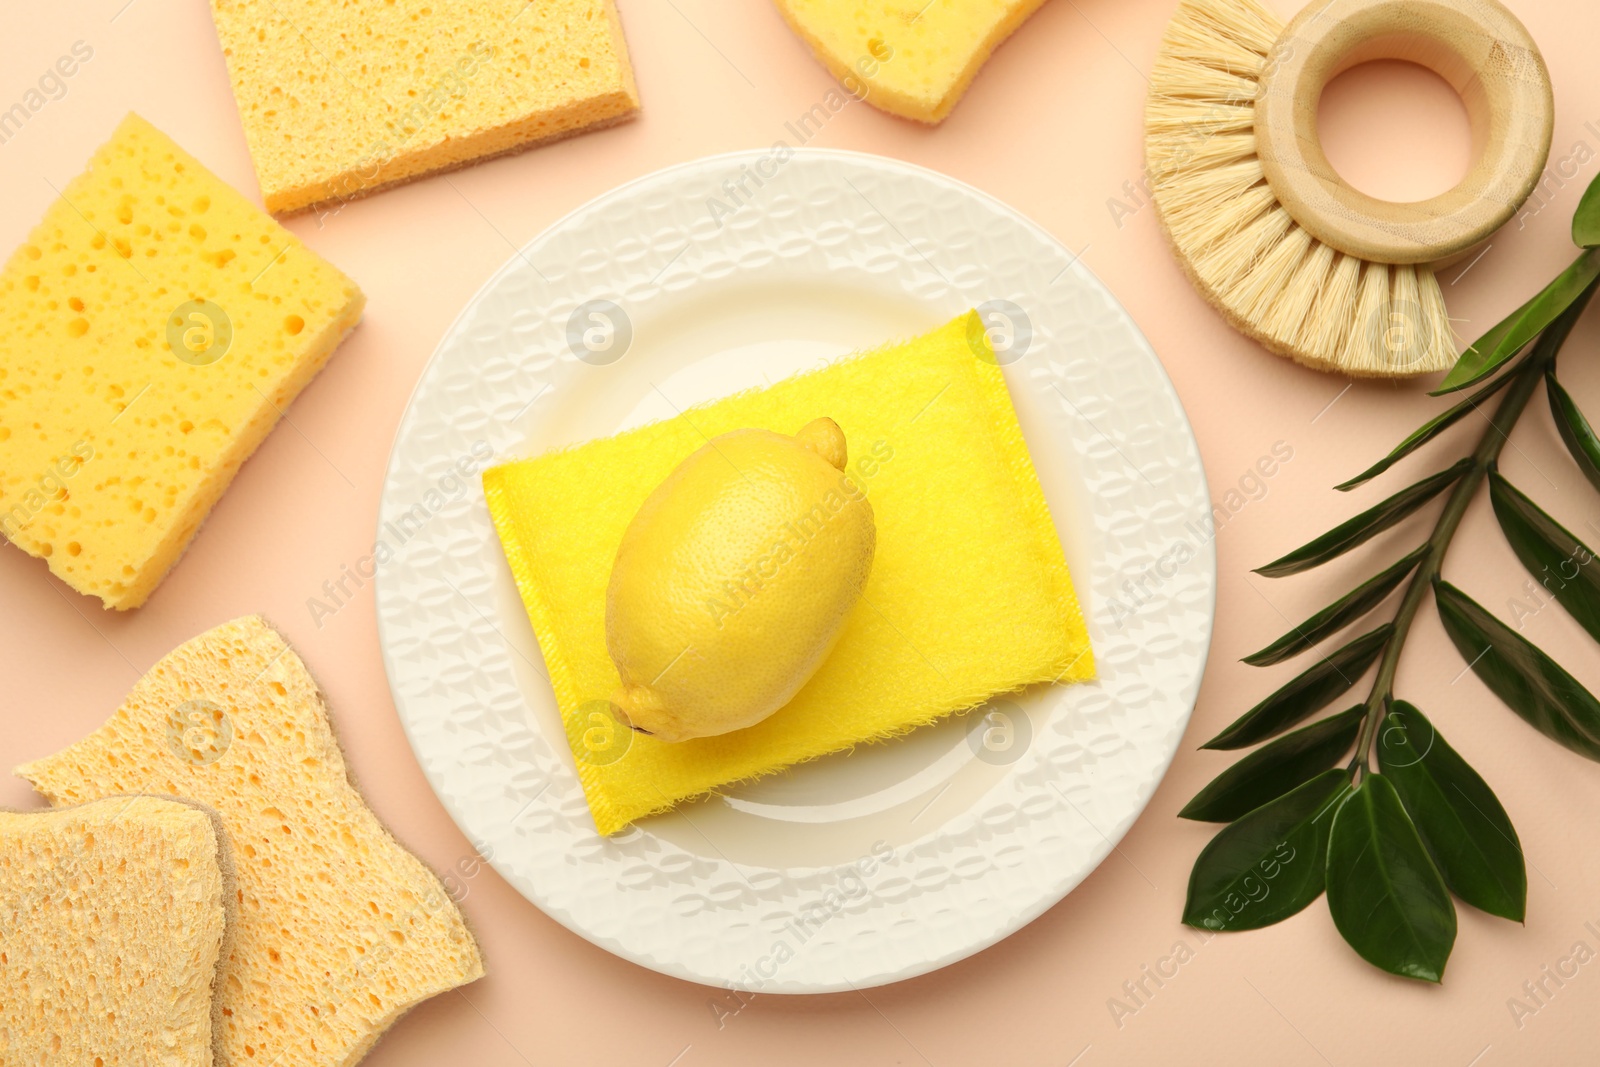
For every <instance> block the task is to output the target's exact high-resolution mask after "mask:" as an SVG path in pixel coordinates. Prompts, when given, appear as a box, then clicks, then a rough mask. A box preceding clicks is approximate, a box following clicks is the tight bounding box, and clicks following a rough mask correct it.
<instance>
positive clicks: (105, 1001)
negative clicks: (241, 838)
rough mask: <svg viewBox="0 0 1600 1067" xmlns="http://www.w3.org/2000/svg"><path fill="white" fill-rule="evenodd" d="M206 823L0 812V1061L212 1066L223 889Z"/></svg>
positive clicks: (219, 857)
mask: <svg viewBox="0 0 1600 1067" xmlns="http://www.w3.org/2000/svg"><path fill="white" fill-rule="evenodd" d="M215 818H216V817H215V815H214V814H212V813H209V812H207V811H205V810H202V809H201V808H199V807H198V806H196V805H193V804H189V803H183V802H179V801H177V800H173V799H170V798H163V797H150V796H126V797H109V798H106V799H103V800H96V801H92V802H91V803H88V804H81V805H79V806H77V807H72V808H63V809H61V810H59V811H46V812H29V813H20V812H0V1063H3V1064H5V1065H6V1067H24V1065H25V1067H51V1065H56V1064H61V1065H69V1064H70V1065H74V1067H78V1065H82V1067H91V1065H93V1067H211V1064H213V1063H217V1062H226V1061H225V1060H221V1061H219V1059H218V1057H217V1056H216V1054H215V1053H216V1049H215V1047H214V1040H215V1038H216V1036H217V1034H218V1031H219V1028H218V1027H217V1026H216V1025H215V1020H216V1005H215V1002H214V997H213V993H214V991H215V988H216V986H217V984H218V978H219V972H218V965H219V963H220V962H221V961H222V959H223V953H224V947H225V943H226V939H227V928H228V913H229V909H230V905H231V903H232V900H231V898H232V896H233V886H232V882H231V879H230V877H229V873H228V864H227V860H226V857H225V851H224V845H223V838H222V833H221V830H220V829H219V828H218V826H217V824H216V822H215Z"/></svg>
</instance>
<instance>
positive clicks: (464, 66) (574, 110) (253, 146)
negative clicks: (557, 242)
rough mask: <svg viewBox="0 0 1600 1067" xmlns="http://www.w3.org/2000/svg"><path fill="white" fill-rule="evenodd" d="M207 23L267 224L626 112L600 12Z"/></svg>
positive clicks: (318, 5) (243, 2)
mask: <svg viewBox="0 0 1600 1067" xmlns="http://www.w3.org/2000/svg"><path fill="white" fill-rule="evenodd" d="M211 14H212V20H213V21H214V22H215V23H216V27H217V36H218V37H219V38H220V39H221V41H222V52H223V55H224V56H226V57H227V61H228V74H229V77H230V79H231V80H232V82H233V95H234V98H235V99H236V100H237V101H238V104H239V117H240V119H241V120H242V121H243V123H244V132H245V139H246V140H247V141H248V142H249V145H250V156H251V158H252V159H254V160H255V165H256V175H257V177H258V178H259V179H260V181H261V195H262V197H263V198H264V199H265V201H266V205H267V210H268V211H273V212H287V211H298V210H301V209H303V208H306V207H309V206H311V205H314V204H319V203H326V202H339V203H342V202H343V201H346V200H349V199H351V198H352V197H355V196H360V195H364V194H366V193H370V192H373V191H374V190H377V189H381V188H383V187H385V186H388V185H393V184H395V183H397V182H402V181H406V180H408V179H411V178H416V177H419V176H421V175H423V174H427V173H429V172H431V171H437V170H444V169H448V168H451V167H459V166H462V165H464V164H467V163H471V162H473V161H475V160H480V159H485V158H487V157H489V156H494V155H500V154H502V153H505V152H511V151H515V150H517V149H522V148H527V147H529V146H530V145H534V144H538V143H539V142H542V141H550V140H554V139H555V138H558V137H563V136H566V135H568V134H573V133H577V132H579V131H581V130H586V129H596V128H599V127H601V126H609V125H611V124H612V123H615V122H620V121H621V120H623V119H626V118H630V117H632V115H633V114H634V113H635V112H637V111H638V109H639V94H638V91H637V90H636V89H635V88H634V84H633V68H632V66H631V65H630V64H629V62H628V50H627V45H626V44H625V43H624V41H623V38H622V23H621V21H620V20H619V19H618V18H617V11H616V7H615V5H614V4H613V3H612V0H538V2H533V0H450V2H449V3H433V4H426V3H412V2H402V3H395V2H394V0H387V2H379V0H374V2H370V3H351V2H350V0H273V2H271V3H265V4H263V3H258V2H255V0H212V3H211Z"/></svg>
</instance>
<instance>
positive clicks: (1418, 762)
mask: <svg viewBox="0 0 1600 1067" xmlns="http://www.w3.org/2000/svg"><path fill="white" fill-rule="evenodd" d="M1378 761H1379V763H1381V764H1382V766H1383V773H1384V774H1385V775H1386V776H1387V777H1388V779H1389V781H1390V782H1391V783H1393V785H1394V788H1395V792H1397V793H1399V794H1400V800H1401V801H1402V802H1403V803H1404V804H1405V808H1406V812H1407V814H1409V815H1410V816H1411V821H1412V822H1413V823H1415V824H1416V827H1417V833H1418V834H1420V835H1421V836H1422V843H1423V844H1425V845H1427V846H1428V855H1430V856H1432V857H1433V862H1434V863H1435V864H1436V865H1437V866H1438V868H1439V873H1440V874H1441V875H1443V876H1444V882H1445V885H1447V886H1449V887H1450V891H1451V892H1453V893H1454V894H1455V895H1456V896H1458V897H1460V898H1461V899H1462V900H1464V901H1466V902H1467V903H1468V904H1471V905H1472V906H1473V907H1475V908H1479V909H1481V910H1483V911H1486V912H1488V913H1489V914H1491V915H1499V916H1500V917H1502V918H1505V919H1511V920H1513V921H1515V922H1521V921H1522V920H1523V917H1524V915H1525V914H1526V912H1527V907H1528V870H1527V866H1526V864H1525V863H1524V861H1523V858H1522V843H1521V842H1520V841H1518V840H1517V831H1516V829H1515V828H1513V827H1512V825H1511V817H1510V816H1508V815H1507V814H1506V809H1505V808H1503V807H1501V806H1500V801H1499V799H1497V798H1496V797H1495V795H1494V790H1492V789H1490V788H1489V784H1488V783H1487V782H1485V781H1484V780H1483V778H1482V777H1481V776H1480V775H1479V774H1478V772H1477V771H1475V770H1473V769H1472V767H1471V766H1469V765H1468V763H1467V761H1466V760H1464V759H1462V758H1461V756H1460V755H1459V754H1458V753H1457V752H1456V750H1455V749H1453V748H1451V747H1450V746H1449V744H1447V743H1446V742H1445V739H1444V738H1443V737H1441V736H1440V735H1439V732H1438V731H1437V730H1435V729H1434V727H1433V723H1431V722H1429V721H1428V719H1427V717H1426V716H1424V715H1423V714H1422V712H1420V711H1418V710H1417V709H1416V708H1414V707H1412V706H1411V705H1410V704H1407V703H1406V702H1405V701H1403V700H1397V701H1395V703H1394V707H1393V710H1391V711H1390V713H1389V714H1388V716H1386V717H1385V719H1384V722H1383V729H1382V731H1381V732H1380V733H1379V734H1378Z"/></svg>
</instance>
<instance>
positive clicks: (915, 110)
mask: <svg viewBox="0 0 1600 1067" xmlns="http://www.w3.org/2000/svg"><path fill="white" fill-rule="evenodd" d="M1043 3H1044V0H777V5H778V10H779V11H781V12H782V13H783V17H784V18H785V19H786V20H787V21H788V23H789V26H790V28H791V29H793V30H794V32H795V33H797V34H798V35H799V36H800V38H801V40H803V41H805V42H806V44H808V45H810V46H811V50H812V52H814V53H815V54H816V57H817V59H818V60H819V61H821V63H822V65H823V66H825V67H827V68H828V70H829V71H830V72H831V73H832V74H833V76H834V77H836V78H838V79H839V80H840V81H841V82H842V83H843V84H844V87H845V88H846V89H847V90H848V91H849V92H850V93H851V94H852V95H854V96H856V97H858V98H860V99H862V100H865V101H866V102H867V103H869V104H871V105H873V106H874V107H878V108H882V109H883V110H884V111H887V112H890V113H891V114H895V115H899V116H901V117H902V118H908V119H915V120H916V121H918V122H927V123H938V122H942V121H944V119H945V117H946V116H948V115H949V114H950V111H951V109H952V108H954V107H955V106H956V104H957V103H958V102H959V101H960V100H961V96H962V94H963V93H965V92H966V91H967V86H968V85H970V84H971V83H972V79H973V78H974V77H975V76H976V75H977V73H978V71H979V69H980V68H982V66H983V64H984V62H985V61H987V60H988V58H989V55H990V53H992V52H993V51H994V50H995V49H996V48H998V47H999V46H1000V44H1001V42H1003V41H1004V40H1005V39H1006V38H1007V37H1009V36H1011V34H1012V33H1013V32H1014V31H1015V30H1016V29H1017V27H1018V26H1021V25H1022V24H1023V22H1025V21H1027V19H1028V16H1030V15H1032V14H1033V13H1034V12H1035V11H1037V10H1038V9H1039V7H1040V5H1042V4H1043Z"/></svg>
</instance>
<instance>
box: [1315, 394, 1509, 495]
mask: <svg viewBox="0 0 1600 1067" xmlns="http://www.w3.org/2000/svg"><path fill="white" fill-rule="evenodd" d="M1515 377H1516V375H1515V374H1512V373H1510V372H1509V371H1508V372H1507V373H1505V374H1502V375H1500V377H1498V378H1496V379H1495V380H1494V381H1492V382H1490V383H1489V384H1488V385H1486V386H1484V387H1483V388H1482V389H1479V390H1478V391H1477V392H1476V393H1473V394H1472V395H1471V396H1469V397H1467V398H1466V399H1465V400H1463V401H1461V402H1460V403H1459V404H1456V405H1454V406H1453V407H1450V408H1448V409H1447V410H1445V411H1442V412H1440V413H1439V414H1437V415H1435V416H1434V417H1433V418H1431V419H1429V420H1428V421H1427V422H1425V423H1423V424H1422V425H1421V426H1419V427H1417V428H1416V429H1415V430H1413V431H1411V436H1409V437H1407V438H1406V439H1405V440H1404V441H1401V442H1400V443H1399V444H1398V445H1395V446H1394V451H1392V452H1390V453H1389V454H1388V455H1387V456H1384V457H1383V458H1382V459H1380V460H1378V462H1376V463H1374V464H1373V465H1372V466H1370V467H1368V468H1367V469H1366V470H1364V471H1362V472H1361V473H1360V474H1358V475H1356V476H1355V477H1354V478H1351V479H1350V480H1349V481H1347V482H1340V483H1339V484H1338V485H1336V486H1334V488H1335V489H1337V490H1339V491H1340V492H1341V493H1348V492H1349V491H1350V490H1352V489H1354V488H1355V487H1356V486H1358V485H1365V484H1366V483H1367V482H1370V481H1371V480H1372V479H1374V478H1376V477H1377V476H1378V475H1380V474H1382V473H1383V472H1384V471H1386V470H1388V469H1389V468H1390V467H1392V466H1394V465H1395V464H1396V463H1398V462H1400V461H1401V460H1402V459H1405V458H1406V457H1407V456H1409V455H1411V453H1413V452H1415V451H1416V450H1417V449H1419V448H1421V447H1422V446H1423V445H1425V444H1427V443H1428V442H1429V441H1431V440H1433V439H1434V438H1435V437H1438V436H1439V435H1440V434H1442V433H1444V432H1445V431H1446V430H1448V429H1449V428H1450V427H1452V426H1454V425H1455V424H1456V423H1457V422H1459V421H1460V420H1461V417H1462V416H1464V415H1466V414H1467V413H1468V412H1470V411H1475V410H1477V407H1478V405H1479V404H1481V403H1483V402H1484V401H1485V400H1487V399H1489V398H1490V397H1491V396H1493V395H1494V394H1496V393H1498V392H1499V391H1500V390H1501V389H1504V388H1505V387H1506V383H1508V382H1509V381H1511V379H1512V378H1515Z"/></svg>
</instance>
